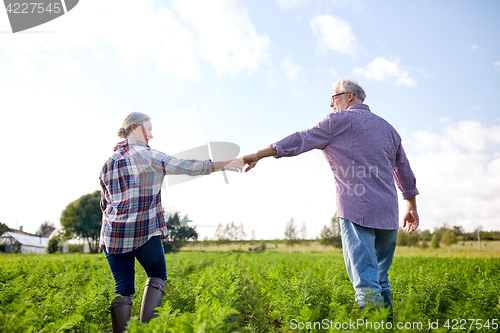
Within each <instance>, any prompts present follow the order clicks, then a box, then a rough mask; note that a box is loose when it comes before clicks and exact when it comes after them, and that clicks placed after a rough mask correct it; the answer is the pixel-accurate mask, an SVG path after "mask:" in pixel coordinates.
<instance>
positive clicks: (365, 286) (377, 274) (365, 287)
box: [339, 218, 398, 308]
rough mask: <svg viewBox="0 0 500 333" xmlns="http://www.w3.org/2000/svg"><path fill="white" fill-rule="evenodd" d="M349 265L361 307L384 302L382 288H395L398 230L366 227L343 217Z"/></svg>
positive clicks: (348, 269)
mask: <svg viewBox="0 0 500 333" xmlns="http://www.w3.org/2000/svg"><path fill="white" fill-rule="evenodd" d="M339 222H340V228H341V230H342V248H343V252H344V261H345V267H346V269H347V274H348V275H349V279H350V280H351V282H352V284H353V287H354V290H355V291H356V297H355V299H356V302H358V304H359V306H360V307H361V308H364V307H365V306H366V305H367V303H371V304H372V305H377V304H382V303H383V299H382V297H381V295H380V293H381V292H382V291H386V290H391V285H390V284H389V269H390V268H391V265H392V259H393V257H394V250H395V249H396V240H397V236H398V230H397V229H396V230H383V229H375V228H366V227H362V226H360V225H358V224H355V223H352V222H351V221H349V220H346V219H344V218H340V220H339Z"/></svg>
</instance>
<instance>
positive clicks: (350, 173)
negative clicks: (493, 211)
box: [243, 79, 419, 320]
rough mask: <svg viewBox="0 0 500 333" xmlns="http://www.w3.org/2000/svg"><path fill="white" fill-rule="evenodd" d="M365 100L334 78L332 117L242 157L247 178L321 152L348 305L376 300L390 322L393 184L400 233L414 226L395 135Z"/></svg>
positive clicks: (411, 186) (408, 181) (411, 194)
mask: <svg viewBox="0 0 500 333" xmlns="http://www.w3.org/2000/svg"><path fill="white" fill-rule="evenodd" d="M365 97H366V94H365V92H364V90H363V88H361V86H360V85H359V84H358V83H357V82H356V81H354V80H350V79H340V80H338V81H337V82H335V83H334V84H333V96H332V99H331V104H330V107H332V108H333V112H332V113H330V114H328V115H327V116H326V118H324V119H323V120H322V121H321V122H320V123H319V124H317V125H316V126H314V127H312V128H310V129H307V130H304V131H301V132H296V133H294V134H291V135H289V136H287V137H285V138H283V139H282V140H280V141H278V142H275V143H273V144H271V145H270V146H269V147H267V148H265V149H263V150H259V151H258V152H256V153H254V154H251V155H247V156H245V157H244V158H243V159H244V161H245V164H246V165H247V166H246V168H247V169H246V171H245V172H248V171H249V170H251V169H252V168H254V167H255V165H256V164H257V162H258V161H259V160H260V159H262V158H265V157H269V156H274V157H275V158H280V157H283V156H297V155H299V154H302V153H304V152H307V151H309V150H311V149H321V150H322V151H323V154H324V155H325V157H326V159H327V161H328V163H329V164H330V167H331V169H332V171H333V175H334V177H335V181H336V190H337V212H338V216H339V218H340V227H341V230H342V247H343V252H344V261H345V266H346V269H347V273H348V275H349V278H350V280H351V282H352V284H353V287H354V290H355V292H356V296H355V299H356V301H357V302H358V304H359V306H360V308H364V307H366V305H367V304H368V303H370V304H372V305H377V304H380V302H381V301H383V302H384V304H385V306H386V307H389V308H390V310H389V311H390V312H389V319H391V320H392V301H391V287H390V284H389V269H390V267H391V265H392V259H393V257H394V250H395V249H396V238H397V232H398V228H399V222H398V215H399V214H398V198H397V191H396V186H395V183H396V184H397V186H398V187H399V189H400V190H401V192H402V195H403V198H404V199H405V200H406V203H407V208H406V213H405V215H404V220H403V227H406V226H407V231H406V232H407V233H411V232H413V231H414V230H415V229H417V228H418V224H419V221H418V213H417V206H416V200H415V196H416V195H417V194H418V190H417V188H416V180H415V176H414V175H413V172H412V170H411V168H410V164H409V162H408V159H407V158H406V155H405V152H404V150H403V146H402V145H401V137H400V136H399V134H398V133H397V132H396V130H395V129H394V127H392V126H391V125H390V124H389V123H388V122H387V121H386V120H384V119H382V118H381V117H379V116H377V115H375V114H374V113H372V112H371V111H370V108H369V107H368V105H366V104H363V102H364V100H365Z"/></svg>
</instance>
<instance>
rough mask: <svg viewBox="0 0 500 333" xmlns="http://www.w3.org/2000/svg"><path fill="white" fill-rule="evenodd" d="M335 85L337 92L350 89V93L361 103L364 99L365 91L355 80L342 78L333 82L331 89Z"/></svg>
mask: <svg viewBox="0 0 500 333" xmlns="http://www.w3.org/2000/svg"><path fill="white" fill-rule="evenodd" d="M337 87H338V88H339V89H338V91H337V93H341V92H347V91H352V93H353V94H354V95H355V96H356V97H357V98H359V99H360V100H361V103H362V102H364V101H365V98H366V94H365V91H364V90H363V88H361V86H360V85H359V84H358V82H357V81H354V80H351V79H346V78H342V79H340V80H337V82H335V83H334V84H333V90H335V88H337Z"/></svg>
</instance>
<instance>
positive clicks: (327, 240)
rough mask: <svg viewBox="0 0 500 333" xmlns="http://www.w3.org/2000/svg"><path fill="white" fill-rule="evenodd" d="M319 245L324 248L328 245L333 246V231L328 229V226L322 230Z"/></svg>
mask: <svg viewBox="0 0 500 333" xmlns="http://www.w3.org/2000/svg"><path fill="white" fill-rule="evenodd" d="M319 237H320V238H319V243H320V244H321V245H322V246H324V247H327V246H328V245H330V244H331V242H332V239H333V231H332V229H330V228H328V227H327V226H326V225H325V226H324V227H323V229H322V230H321V233H320V235H319Z"/></svg>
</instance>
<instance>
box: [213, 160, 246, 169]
mask: <svg viewBox="0 0 500 333" xmlns="http://www.w3.org/2000/svg"><path fill="white" fill-rule="evenodd" d="M244 166H245V162H243V158H241V157H239V158H235V159H234V160H229V161H224V162H212V172H216V171H224V170H228V171H235V172H242V171H243V167H244Z"/></svg>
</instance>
